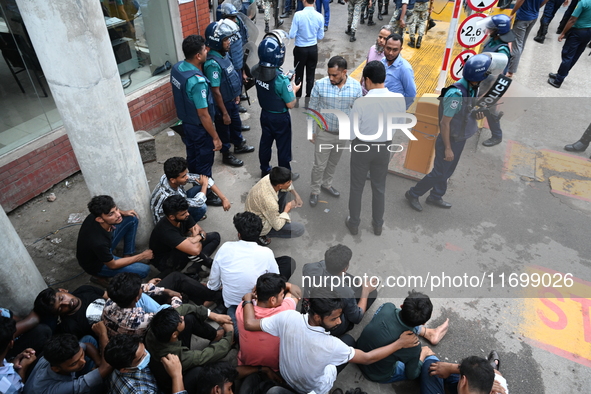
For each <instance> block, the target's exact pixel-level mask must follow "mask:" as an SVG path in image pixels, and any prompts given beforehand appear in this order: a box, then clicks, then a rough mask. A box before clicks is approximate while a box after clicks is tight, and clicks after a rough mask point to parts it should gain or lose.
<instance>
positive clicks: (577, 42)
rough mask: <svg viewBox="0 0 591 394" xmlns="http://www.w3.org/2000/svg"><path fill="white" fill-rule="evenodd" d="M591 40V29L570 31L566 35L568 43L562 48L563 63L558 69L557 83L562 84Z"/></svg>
mask: <svg viewBox="0 0 591 394" xmlns="http://www.w3.org/2000/svg"><path fill="white" fill-rule="evenodd" d="M590 40H591V28H588V29H572V28H571V29H570V30H569V31H568V33H567V34H566V41H565V42H564V46H563V47H562V63H560V67H559V68H558V73H557V74H558V75H557V76H556V82H558V83H562V81H564V78H566V77H567V76H568V73H569V71H570V69H571V68H573V66H574V65H575V63H577V61H578V60H579V57H581V54H582V53H583V51H584V50H585V48H586V47H587V44H588V43H589V41H590Z"/></svg>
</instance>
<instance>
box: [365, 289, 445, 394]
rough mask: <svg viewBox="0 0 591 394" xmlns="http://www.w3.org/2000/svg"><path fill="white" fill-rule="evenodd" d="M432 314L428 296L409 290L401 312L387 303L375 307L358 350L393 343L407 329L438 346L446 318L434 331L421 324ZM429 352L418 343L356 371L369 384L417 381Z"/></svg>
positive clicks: (369, 349)
mask: <svg viewBox="0 0 591 394" xmlns="http://www.w3.org/2000/svg"><path fill="white" fill-rule="evenodd" d="M432 312H433V304H432V303H431V300H430V299H429V297H428V296H427V295H425V294H423V293H419V292H416V291H414V290H413V291H410V292H409V293H408V297H406V298H405V300H404V303H403V304H402V305H401V306H400V309H398V308H396V307H395V306H394V304H392V303H390V302H387V303H385V304H383V305H382V306H380V307H379V308H378V310H377V312H376V314H375V315H374V317H373V318H372V319H371V321H370V322H369V324H368V325H367V326H365V328H364V329H363V331H362V332H361V335H360V336H359V339H358V340H357V347H358V348H359V349H361V350H363V351H366V352H368V351H371V350H372V349H376V348H379V347H381V346H384V345H385V344H388V343H390V342H392V340H394V339H396V338H398V336H399V335H400V333H402V332H406V331H408V330H412V331H413V332H414V333H415V334H416V335H420V336H422V337H424V338H425V339H427V340H428V341H429V342H431V343H432V344H433V345H437V344H438V343H439V341H440V340H441V339H442V338H443V337H444V336H445V334H446V333H447V329H448V325H449V319H447V320H446V321H445V322H444V323H443V324H442V325H440V326H439V327H437V328H434V329H433V328H426V327H425V326H424V324H425V323H427V322H428V321H429V319H430V318H431V313H432ZM429 351H430V349H429V348H428V347H427V346H424V347H423V348H421V345H420V344H419V343H417V344H416V346H414V347H411V348H406V349H401V350H398V351H397V352H394V353H393V354H391V355H389V356H388V357H386V358H384V359H383V360H381V361H379V362H377V363H374V364H371V365H360V366H359V369H360V370H361V372H362V373H363V375H364V376H365V377H366V378H367V379H369V380H371V381H372V382H378V383H393V382H398V381H400V380H404V379H409V380H412V379H416V378H418V377H419V375H420V373H421V366H422V364H423V360H424V359H425V357H427V355H428V353H429Z"/></svg>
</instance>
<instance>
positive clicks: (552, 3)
mask: <svg viewBox="0 0 591 394" xmlns="http://www.w3.org/2000/svg"><path fill="white" fill-rule="evenodd" d="M562 3H564V0H548V2H547V3H546V5H545V6H544V13H543V14H542V19H540V23H541V24H543V25H549V24H550V22H552V19H554V15H556V12H557V11H558V9H559V8H560V6H561V5H562Z"/></svg>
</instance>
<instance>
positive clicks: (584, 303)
mask: <svg viewBox="0 0 591 394" xmlns="http://www.w3.org/2000/svg"><path fill="white" fill-rule="evenodd" d="M570 299H571V300H573V301H575V302H578V303H579V304H581V312H582V313H583V335H584V338H585V342H589V343H591V319H590V318H589V309H590V308H591V300H590V299H587V298H580V297H577V296H575V295H574V294H571V295H570Z"/></svg>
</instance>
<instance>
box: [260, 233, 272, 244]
mask: <svg viewBox="0 0 591 394" xmlns="http://www.w3.org/2000/svg"><path fill="white" fill-rule="evenodd" d="M270 243H271V238H269V237H267V236H264V235H263V236H260V237H259V239H257V244H259V245H261V246H268V245H269V244H270Z"/></svg>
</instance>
